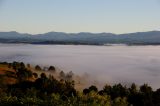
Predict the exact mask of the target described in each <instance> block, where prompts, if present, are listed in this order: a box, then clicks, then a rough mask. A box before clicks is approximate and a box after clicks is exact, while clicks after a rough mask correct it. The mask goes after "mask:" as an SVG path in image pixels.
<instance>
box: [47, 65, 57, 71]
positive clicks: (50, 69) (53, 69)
mask: <svg viewBox="0 0 160 106" xmlns="http://www.w3.org/2000/svg"><path fill="white" fill-rule="evenodd" d="M55 70H56V68H55V67H54V66H50V67H49V68H48V71H53V72H55Z"/></svg>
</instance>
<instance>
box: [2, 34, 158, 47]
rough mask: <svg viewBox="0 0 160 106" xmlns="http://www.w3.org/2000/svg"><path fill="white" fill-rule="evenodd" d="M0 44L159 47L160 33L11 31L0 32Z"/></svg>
mask: <svg viewBox="0 0 160 106" xmlns="http://www.w3.org/2000/svg"><path fill="white" fill-rule="evenodd" d="M0 43H29V44H82V45H105V44H127V45H160V31H148V32H136V33H127V34H112V33H88V32H81V33H63V32H48V33H44V34H35V35H32V34H22V33H18V32H15V31H11V32H0Z"/></svg>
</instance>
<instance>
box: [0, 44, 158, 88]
mask: <svg viewBox="0 0 160 106" xmlns="http://www.w3.org/2000/svg"><path fill="white" fill-rule="evenodd" d="M0 61H8V62H11V61H23V62H25V63H31V64H40V65H42V66H44V65H47V66H49V65H55V66H56V67H59V68H60V69H62V70H64V71H66V72H67V71H73V72H74V73H76V74H78V75H83V74H84V73H88V74H89V76H90V78H92V79H93V83H98V82H100V83H110V84H112V83H119V82H121V83H124V84H129V83H132V82H135V83H137V84H143V83H148V84H150V85H151V86H152V87H153V88H160V83H159V81H160V46H122V45H120V46H118V45H116V46H82V45H78V46H75V45H30V44H0Z"/></svg>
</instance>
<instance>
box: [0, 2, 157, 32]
mask: <svg viewBox="0 0 160 106" xmlns="http://www.w3.org/2000/svg"><path fill="white" fill-rule="evenodd" d="M150 30H160V0H0V31H18V32H22V33H33V34H35V33H45V32H49V31H57V32H69V33H70V32H73V33H77V32H93V33H99V32H111V33H129V32H139V31H140V32H142V31H150Z"/></svg>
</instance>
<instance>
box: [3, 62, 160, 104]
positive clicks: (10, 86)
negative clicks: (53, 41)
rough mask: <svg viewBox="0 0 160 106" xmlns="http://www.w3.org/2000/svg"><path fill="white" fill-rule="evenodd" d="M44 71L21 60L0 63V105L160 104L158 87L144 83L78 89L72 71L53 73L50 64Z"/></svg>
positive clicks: (53, 68)
mask: <svg viewBox="0 0 160 106" xmlns="http://www.w3.org/2000/svg"><path fill="white" fill-rule="evenodd" d="M44 70H46V71H51V72H53V73H58V75H59V76H58V78H57V77H55V76H54V75H52V74H50V75H47V74H46V72H45V71H44ZM44 70H42V68H41V67H40V66H38V65H37V66H35V67H34V68H32V67H31V66H30V64H27V65H25V64H24V63H22V62H13V63H7V62H2V63H0V106H160V89H157V90H156V91H153V90H152V88H151V87H150V86H148V85H147V84H144V85H141V86H140V87H138V86H137V85H136V84H134V83H133V84H131V86H130V87H126V86H124V85H122V84H115V85H113V86H111V85H107V84H106V85H105V86H104V88H103V89H102V90H98V89H97V87H96V86H94V85H92V86H90V87H88V88H85V89H83V91H78V90H76V89H75V83H74V81H73V79H72V77H73V75H74V74H73V73H72V72H69V73H64V72H63V71H61V72H56V68H55V67H54V66H50V67H48V68H45V69H44Z"/></svg>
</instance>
